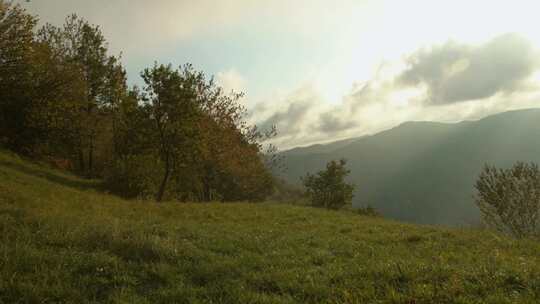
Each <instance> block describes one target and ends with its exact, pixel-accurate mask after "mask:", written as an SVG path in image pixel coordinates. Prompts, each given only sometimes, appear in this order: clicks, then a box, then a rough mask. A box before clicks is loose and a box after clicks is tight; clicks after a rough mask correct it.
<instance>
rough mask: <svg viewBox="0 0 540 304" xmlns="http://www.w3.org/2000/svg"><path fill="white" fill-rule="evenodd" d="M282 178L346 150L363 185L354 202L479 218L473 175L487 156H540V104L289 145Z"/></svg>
mask: <svg viewBox="0 0 540 304" xmlns="http://www.w3.org/2000/svg"><path fill="white" fill-rule="evenodd" d="M283 155H284V156H285V165H286V167H287V171H286V172H285V176H284V178H285V179H286V180H287V181H289V182H292V183H298V182H299V177H300V176H302V175H304V174H305V173H306V172H313V171H316V170H320V169H321V168H323V167H324V165H325V163H326V162H327V161H329V160H331V159H338V158H346V159H347V160H348V161H349V168H350V169H351V170H352V173H351V178H350V179H351V180H352V181H353V182H354V183H355V184H356V185H357V191H356V194H355V199H354V202H353V205H355V206H360V205H365V204H370V205H372V206H374V207H376V208H377V209H379V210H380V211H381V212H382V213H383V214H384V215H386V216H388V217H391V218H394V219H400V220H406V221H410V222H416V223H431V224H450V225H467V224H476V223H478V222H479V212H478V209H477V208H476V206H475V205H474V203H473V199H472V196H473V193H474V191H473V190H474V188H473V185H474V182H475V180H476V178H477V176H478V174H479V173H480V171H481V169H482V167H483V165H484V164H485V163H490V164H494V165H497V166H510V165H511V164H512V163H514V162H515V161H519V160H521V161H527V162H529V161H534V162H540V109H527V110H519V111H511V112H505V113H501V114H497V115H493V116H489V117H487V118H484V119H481V120H478V121H464V122H460V123H455V124H447V123H437V122H407V123H404V124H401V125H400V126H398V127H395V128H393V129H390V130H387V131H384V132H381V133H378V134H375V135H373V136H366V137H362V138H358V139H354V140H351V141H348V142H347V141H340V142H339V143H338V144H337V145H336V144H335V143H330V144H328V145H321V146H316V149H309V148H303V149H295V150H292V151H286V152H284V153H283Z"/></svg>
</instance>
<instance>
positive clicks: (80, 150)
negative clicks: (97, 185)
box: [79, 149, 85, 173]
mask: <svg viewBox="0 0 540 304" xmlns="http://www.w3.org/2000/svg"><path fill="white" fill-rule="evenodd" d="M79 169H80V170H81V172H82V173H84V169H85V166H84V152H83V150H82V149H79Z"/></svg>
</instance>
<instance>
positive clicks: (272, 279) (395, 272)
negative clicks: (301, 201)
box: [0, 151, 540, 303]
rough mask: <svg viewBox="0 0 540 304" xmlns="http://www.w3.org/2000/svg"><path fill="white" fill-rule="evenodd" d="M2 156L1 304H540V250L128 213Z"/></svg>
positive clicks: (296, 215) (436, 232)
mask: <svg viewBox="0 0 540 304" xmlns="http://www.w3.org/2000/svg"><path fill="white" fill-rule="evenodd" d="M97 185H98V184H97V183H96V182H91V181H85V180H81V179H78V178H75V177H73V176H70V175H67V174H63V173H61V172H57V171H54V170H49V169H45V168H43V167H40V166H38V165H35V164H30V163H28V162H26V161H23V160H21V159H19V158H18V157H16V156H14V155H11V154H9V153H5V152H1V151H0V237H1V238H2V239H1V241H0V257H1V258H0V303H13V302H21V303H38V302H39V303H52V302H55V303H56V302H70V303H92V302H93V303H323V302H326V303H374V302H377V303H446V302H452V303H478V302H479V301H486V302H497V303H518V302H523V303H534V302H536V301H537V300H538V299H539V297H540V277H539V276H538V273H540V257H539V256H538V251H539V250H540V245H539V244H538V243H536V242H533V241H526V240H522V241H513V240H509V239H506V238H504V237H498V236H496V235H493V234H491V233H487V232H481V231H472V230H455V229H441V228H433V227H428V226H415V225H409V224H401V223H396V222H391V221H386V220H381V219H374V218H366V217H362V216H359V215H356V214H354V213H348V212H333V211H325V210H320V209H313V208H302V207H294V206H289V205H272V204H260V205H256V204H217V203H216V204H172V203H171V204H162V205H157V204H155V203H149V202H128V201H124V200H121V199H118V198H116V197H113V196H110V195H106V194H102V193H100V192H98V191H97V190H96V187H97Z"/></svg>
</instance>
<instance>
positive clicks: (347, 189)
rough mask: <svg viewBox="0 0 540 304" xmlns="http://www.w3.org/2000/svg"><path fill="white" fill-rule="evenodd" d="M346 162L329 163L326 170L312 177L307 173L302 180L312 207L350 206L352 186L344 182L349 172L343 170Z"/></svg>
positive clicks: (334, 207) (337, 207) (332, 207)
mask: <svg viewBox="0 0 540 304" xmlns="http://www.w3.org/2000/svg"><path fill="white" fill-rule="evenodd" d="M346 163H347V162H346V161H345V160H344V159H341V160H340V161H339V162H338V161H335V160H333V161H330V162H329V163H327V164H326V170H322V171H319V172H318V173H317V174H315V175H313V174H310V173H308V174H307V175H306V176H305V177H303V178H302V182H303V184H304V187H305V188H306V190H307V194H308V195H309V197H310V199H311V203H312V205H313V206H317V207H325V208H329V209H339V208H341V207H343V206H344V205H347V204H351V202H352V198H353V191H354V186H353V185H352V184H348V183H346V182H345V178H346V177H347V175H348V174H349V173H350V170H347V169H346V168H345V165H346Z"/></svg>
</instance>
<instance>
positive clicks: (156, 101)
mask: <svg viewBox="0 0 540 304" xmlns="http://www.w3.org/2000/svg"><path fill="white" fill-rule="evenodd" d="M141 77H142V79H143V82H144V86H142V87H141V88H138V87H131V88H130V87H129V86H128V84H127V76H126V72H125V70H124V68H123V66H122V64H121V57H120V56H115V55H111V54H109V51H108V48H107V41H106V39H105V37H104V35H103V34H102V31H101V29H100V27H99V26H95V25H92V24H89V23H88V22H87V21H85V20H83V19H81V18H79V17H78V16H76V15H71V16H68V17H67V18H66V21H65V23H64V25H63V26H61V27H57V26H53V25H51V24H45V25H44V26H42V27H41V28H37V19H36V18H35V17H33V16H31V15H29V14H28V13H27V12H26V11H25V10H24V9H23V8H22V7H21V6H18V5H14V4H12V3H11V2H7V1H4V0H0V144H1V145H3V146H5V147H7V148H10V149H12V150H14V151H16V152H19V153H22V154H26V155H28V156H32V157H35V158H41V159H44V160H50V163H51V164H53V165H54V166H56V167H61V168H64V169H72V170H73V171H75V172H77V173H79V174H80V175H82V176H86V177H92V178H104V180H105V182H106V186H107V187H108V188H109V189H110V190H111V191H114V192H117V193H119V194H121V195H124V196H127V197H139V198H151V199H156V200H157V201H162V200H177V201H210V200H221V201H225V200H226V201H238V200H262V199H264V198H265V197H266V196H267V195H268V194H270V192H271V191H272V189H273V186H272V183H273V178H272V176H271V174H270V170H269V168H268V167H267V166H266V164H265V158H264V155H263V145H262V142H264V141H265V140H266V139H268V138H269V137H271V136H273V135H274V134H275V132H274V131H275V130H269V132H267V131H264V130H259V129H257V127H256V126H252V125H249V124H248V123H247V122H246V110H245V109H244V108H243V107H242V105H241V104H240V102H239V101H240V99H241V97H242V94H241V93H235V92H231V93H225V92H224V91H223V90H222V89H221V88H220V87H219V86H218V85H216V83H215V82H214V80H213V78H211V77H206V75H204V73H202V72H200V71H197V70H195V69H194V68H193V67H192V66H191V65H189V64H186V65H183V66H180V67H178V68H176V67H173V66H171V65H166V64H158V63H155V64H154V65H153V66H152V67H150V68H148V69H145V70H144V71H142V72H141Z"/></svg>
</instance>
